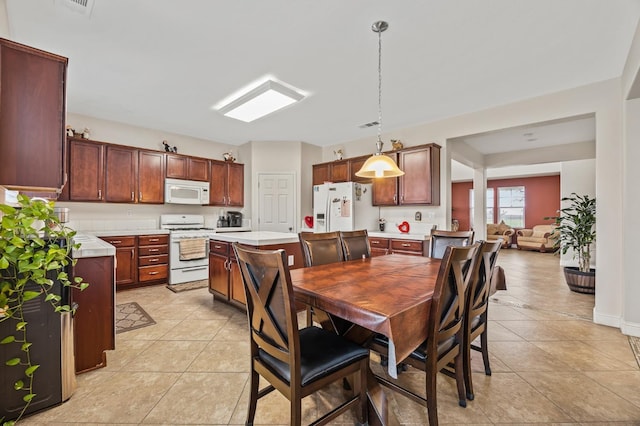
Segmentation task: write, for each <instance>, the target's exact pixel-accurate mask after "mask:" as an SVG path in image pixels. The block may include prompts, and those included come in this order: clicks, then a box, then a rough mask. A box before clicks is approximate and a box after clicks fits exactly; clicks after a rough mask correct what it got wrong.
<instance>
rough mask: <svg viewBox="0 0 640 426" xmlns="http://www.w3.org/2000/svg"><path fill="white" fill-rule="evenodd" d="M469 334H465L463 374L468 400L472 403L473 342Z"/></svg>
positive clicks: (462, 355)
mask: <svg viewBox="0 0 640 426" xmlns="http://www.w3.org/2000/svg"><path fill="white" fill-rule="evenodd" d="M469 340H470V339H469V333H466V334H465V338H464V343H463V345H462V354H460V355H461V357H462V372H463V376H464V387H465V389H466V390H467V399H468V400H469V401H472V400H473V398H474V395H473V379H472V377H471V342H470V341H469Z"/></svg>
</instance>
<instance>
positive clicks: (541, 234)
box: [531, 231, 546, 238]
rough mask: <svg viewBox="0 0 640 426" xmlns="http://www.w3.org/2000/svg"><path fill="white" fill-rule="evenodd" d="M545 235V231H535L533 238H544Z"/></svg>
mask: <svg viewBox="0 0 640 426" xmlns="http://www.w3.org/2000/svg"><path fill="white" fill-rule="evenodd" d="M544 234H546V232H544V231H533V234H531V238H544Z"/></svg>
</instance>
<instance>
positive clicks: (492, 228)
mask: <svg viewBox="0 0 640 426" xmlns="http://www.w3.org/2000/svg"><path fill="white" fill-rule="evenodd" d="M497 233H498V227H497V226H496V225H494V224H493V223H487V235H496V234H497Z"/></svg>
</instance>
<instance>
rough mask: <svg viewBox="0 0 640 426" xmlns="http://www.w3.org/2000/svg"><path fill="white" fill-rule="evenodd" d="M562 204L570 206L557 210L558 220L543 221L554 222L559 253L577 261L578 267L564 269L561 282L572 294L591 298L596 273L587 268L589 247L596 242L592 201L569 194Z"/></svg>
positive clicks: (588, 198)
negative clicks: (557, 235) (569, 253)
mask: <svg viewBox="0 0 640 426" xmlns="http://www.w3.org/2000/svg"><path fill="white" fill-rule="evenodd" d="M562 201H563V202H566V201H568V202H570V204H569V205H568V206H567V207H564V208H562V209H560V211H559V215H558V216H556V217H551V218H545V219H554V220H555V221H556V230H557V231H559V232H560V237H559V239H558V240H557V242H556V245H557V246H559V248H560V252H561V253H562V254H566V253H567V252H568V251H569V250H570V249H571V250H572V251H573V258H574V259H578V267H574V266H566V267H565V268H564V276H565V280H566V281H567V285H568V286H569V288H570V289H571V290H573V291H576V292H578V293H589V294H594V293H595V288H596V271H595V269H593V268H591V245H592V244H593V243H594V242H595V240H596V228H595V224H596V200H595V198H590V197H589V196H588V195H578V194H576V193H575V192H573V193H571V195H570V196H568V197H564V198H562Z"/></svg>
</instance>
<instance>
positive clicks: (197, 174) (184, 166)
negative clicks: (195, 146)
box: [166, 154, 209, 182]
mask: <svg viewBox="0 0 640 426" xmlns="http://www.w3.org/2000/svg"><path fill="white" fill-rule="evenodd" d="M166 158H167V174H166V176H167V177H168V178H174V179H188V180H200V181H204V182H206V181H208V180H209V162H208V160H207V159H206V158H197V157H189V156H186V155H178V154H166Z"/></svg>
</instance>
